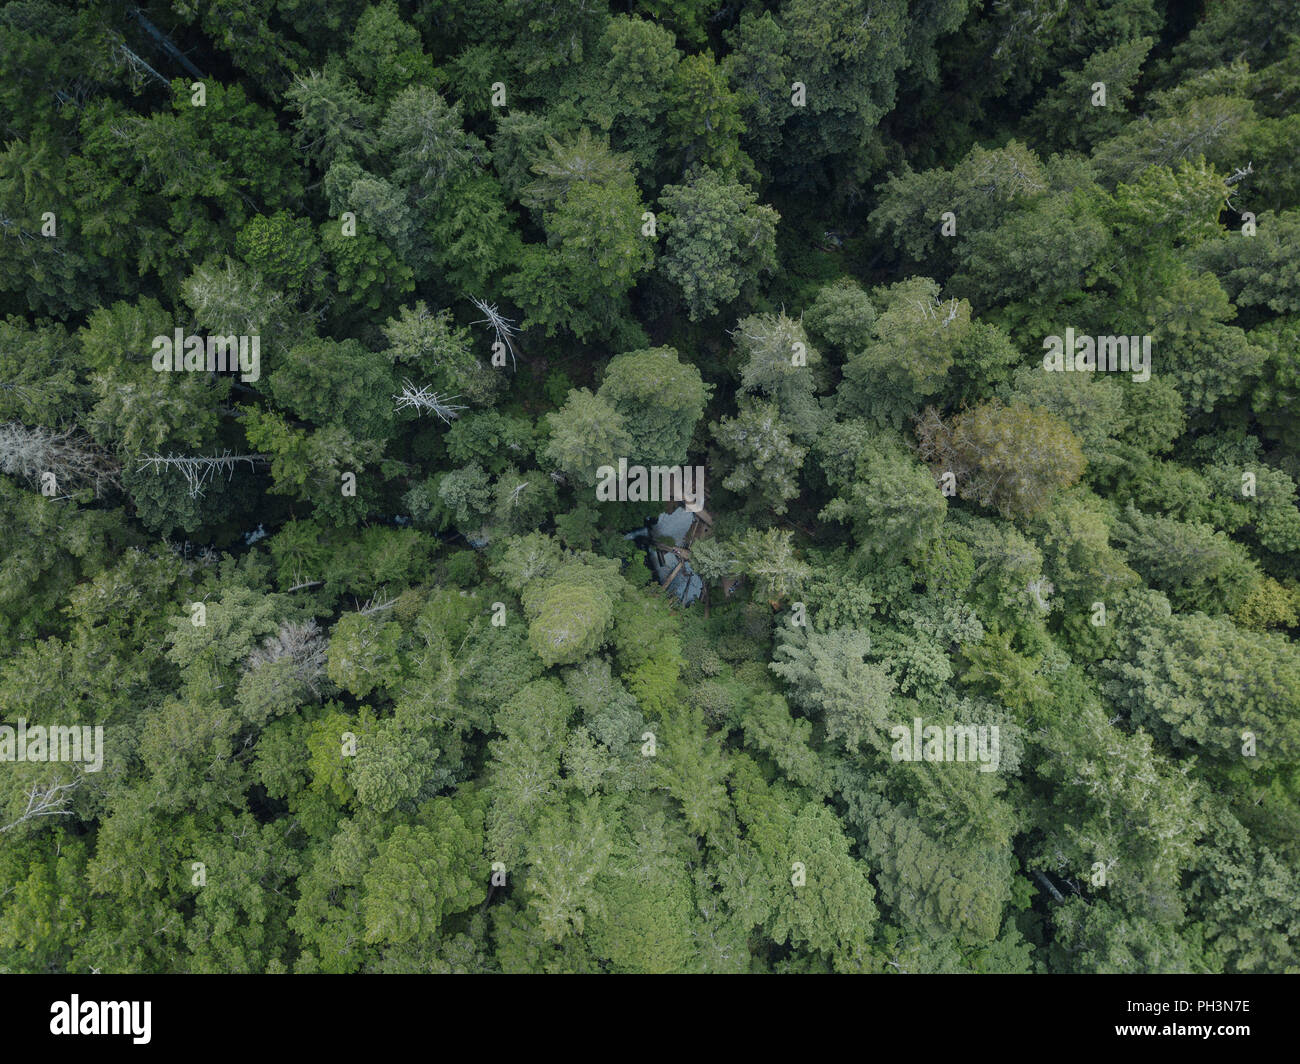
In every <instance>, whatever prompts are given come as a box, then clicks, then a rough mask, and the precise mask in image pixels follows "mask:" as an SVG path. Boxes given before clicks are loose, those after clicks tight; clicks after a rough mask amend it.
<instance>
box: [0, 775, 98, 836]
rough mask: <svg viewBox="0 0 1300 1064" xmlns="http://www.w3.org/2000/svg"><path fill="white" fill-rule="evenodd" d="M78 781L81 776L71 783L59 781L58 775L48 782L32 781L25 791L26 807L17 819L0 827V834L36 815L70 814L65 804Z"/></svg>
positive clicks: (36, 816) (70, 811) (32, 818)
mask: <svg viewBox="0 0 1300 1064" xmlns="http://www.w3.org/2000/svg"><path fill="white" fill-rule="evenodd" d="M80 783H81V777H76V778H74V779H73V780H72V782H71V783H61V782H60V781H59V777H58V776H56V777H55V778H54V782H53V783H50V784H39V783H33V784H32V785H31V788H30V789H29V790H28V791H27V808H26V809H24V810H23V813H22V815H21V816H20V817H19V818H18V819H17V820H15V821H13V822H12V823H9V824H6V825H5V826H4V827H0V835H3V834H4V833H5V832H6V831H9V830H10V829H11V828H16V827H17V826H18V825H19V824H24V823H26V822H27V821H29V820H35V819H36V818H38V817H44V816H72V810H71V809H68V808H67V804H68V802H69V801H71V800H72V792H73V791H75V790H76V789H77V786H78V785H79V784H80Z"/></svg>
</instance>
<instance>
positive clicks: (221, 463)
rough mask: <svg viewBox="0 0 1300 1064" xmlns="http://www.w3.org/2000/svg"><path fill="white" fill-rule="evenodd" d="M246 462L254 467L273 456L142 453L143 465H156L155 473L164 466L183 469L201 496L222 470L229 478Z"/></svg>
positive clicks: (194, 493)
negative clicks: (241, 463)
mask: <svg viewBox="0 0 1300 1064" xmlns="http://www.w3.org/2000/svg"><path fill="white" fill-rule="evenodd" d="M240 462H245V463H247V464H248V466H249V467H250V468H256V467H258V466H264V465H267V464H269V460H268V459H267V458H266V457H265V456H264V455H260V454H231V453H230V452H229V451H223V452H222V453H221V454H217V455H198V456H195V457H185V456H183V455H175V454H169V455H160V454H154V455H141V456H140V465H139V466H138V467H137V468H139V469H147V468H152V469H153V471H154V472H155V473H161V472H162V471H163V470H164V469H175V470H179V472H180V474H181V476H183V477H184V478H185V483H186V485H187V486H188V487H189V492H190V498H191V499H197V498H198V497H199V496H200V495H202V494H203V493H204V491H205V490H206V489H207V486H208V484H209V482H210V481H211V480H212V478H213V477H214V476H216V474H218V473H224V474H225V476H226V479H227V480H229V479H230V477H231V476H233V475H234V472H235V466H236V465H238V464H239V463H240Z"/></svg>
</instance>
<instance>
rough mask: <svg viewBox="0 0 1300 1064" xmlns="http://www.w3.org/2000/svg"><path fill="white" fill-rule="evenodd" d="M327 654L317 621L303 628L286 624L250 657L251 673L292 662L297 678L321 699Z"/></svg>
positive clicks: (309, 622) (300, 625) (302, 626)
mask: <svg viewBox="0 0 1300 1064" xmlns="http://www.w3.org/2000/svg"><path fill="white" fill-rule="evenodd" d="M325 653H326V644H325V641H324V640H322V639H321V634H320V629H319V628H318V627H317V625H316V622H315V621H314V620H310V621H306V622H304V623H302V624H299V623H297V622H295V621H285V622H284V623H283V624H281V625H280V630H279V631H278V632H276V633H275V635H272V636H268V637H267V638H266V639H265V640H264V641H263V643H262V645H261V646H260V647H257V648H255V649H254V650H253V652H252V653H251V654H249V656H248V661H247V663H246V664H247V666H248V668H249V669H250V670H251V669H257V668H261V667H262V666H263V665H272V664H274V663H275V662H278V661H289V662H291V663H292V672H293V676H294V678H295V679H296V680H298V681H299V682H300V683H302V684H303V685H304V686H305V687H306V688H307V689H308V690H309V691H311V693H312V695H313V696H315V697H317V698H319V697H320V694H321V688H322V684H321V677H322V676H324V675H325Z"/></svg>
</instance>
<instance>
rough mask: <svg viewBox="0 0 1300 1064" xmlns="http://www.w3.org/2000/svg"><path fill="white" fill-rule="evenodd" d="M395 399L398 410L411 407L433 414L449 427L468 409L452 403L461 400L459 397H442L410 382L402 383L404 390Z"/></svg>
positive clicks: (424, 386)
mask: <svg viewBox="0 0 1300 1064" xmlns="http://www.w3.org/2000/svg"><path fill="white" fill-rule="evenodd" d="M393 398H394V399H396V400H397V409H398V410H405V409H407V408H408V407H409V408H412V409H415V410H417V411H419V412H420V413H424V412H426V411H427V412H431V413H433V414H436V415H437V416H438V417H440V418H441V419H442V420H443V422H444V423H445V424H448V425H450V424H451V423H452V422H453V421H454V420H456V418H457V417H459V416H460V415H459V412H460V411H461V410H466V409H468V408H467V407H465V406H464V405H461V404H458V403H454V402H452V400H454V399H459V398H460V396H459V395H448V396H442V395H439V394H438V393H437V392H435V391H434V390H433V389H432V388H430V387H428V386H427V385H420V386H418V387H417V386H416V385H414V384H412V383H411V382H410V381H409V380H404V381H402V390H401V391H400V392H398V393H397V394H396V395H395V396H393Z"/></svg>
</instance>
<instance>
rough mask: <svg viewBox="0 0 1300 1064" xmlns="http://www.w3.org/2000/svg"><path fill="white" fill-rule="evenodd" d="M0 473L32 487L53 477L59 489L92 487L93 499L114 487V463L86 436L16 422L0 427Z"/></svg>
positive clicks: (76, 432) (115, 467)
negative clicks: (20, 478) (62, 487)
mask: <svg viewBox="0 0 1300 1064" xmlns="http://www.w3.org/2000/svg"><path fill="white" fill-rule="evenodd" d="M0 472H3V473H8V474H9V475H10V476H21V477H25V478H26V479H28V480H30V481H32V482H34V483H40V480H41V476H42V474H44V473H53V474H54V477H55V481H56V483H57V484H59V485H66V484H73V485H81V484H86V485H90V486H92V487H93V488H94V491H95V497H96V498H98V497H99V496H101V495H102V494H103V493H104V491H105V489H107V488H108V487H110V486H116V485H117V483H118V480H117V473H118V469H117V465H116V463H115V462H114V461H113V460H112V458H110V457H109V456H108V455H106V454H104V453H103V452H101V451H100V450H99V449H98V448H96V447H95V445H94V443H93V442H92V441H91V439H90V437H89V436H86V435H85V434H83V433H81V432H78V431H76V430H74V429H68V430H65V431H62V432H56V431H55V430H53V429H46V428H39V427H38V428H28V427H27V426H26V425H23V424H21V423H19V422H17V421H10V422H8V423H7V424H4V425H0ZM59 497H60V498H67V496H66V495H63V496H59Z"/></svg>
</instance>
